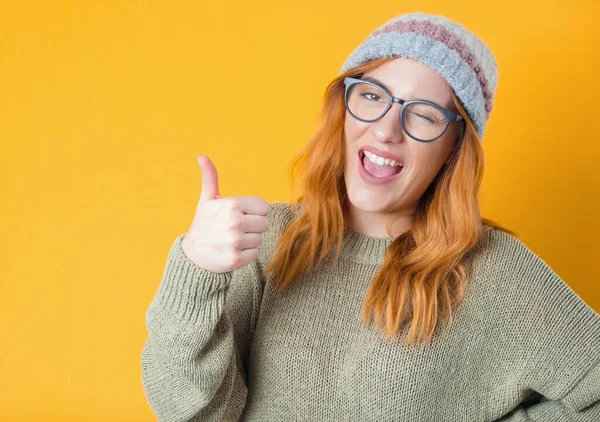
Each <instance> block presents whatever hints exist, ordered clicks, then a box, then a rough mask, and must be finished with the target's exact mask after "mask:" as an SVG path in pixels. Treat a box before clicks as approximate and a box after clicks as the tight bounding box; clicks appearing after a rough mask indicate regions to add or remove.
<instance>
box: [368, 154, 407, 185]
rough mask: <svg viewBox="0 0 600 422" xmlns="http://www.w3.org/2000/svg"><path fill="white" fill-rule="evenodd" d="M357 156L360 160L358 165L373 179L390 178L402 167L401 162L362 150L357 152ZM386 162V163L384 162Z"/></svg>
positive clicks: (384, 179)
mask: <svg viewBox="0 0 600 422" xmlns="http://www.w3.org/2000/svg"><path fill="white" fill-rule="evenodd" d="M358 158H359V161H360V167H361V168H362V170H364V173H366V175H367V176H369V177H370V178H373V179H381V180H382V181H387V180H392V179H394V178H395V177H396V176H398V175H399V174H400V173H402V169H403V168H404V167H403V166H402V165H401V164H399V163H396V162H395V161H390V160H385V159H383V158H381V157H377V156H376V155H373V154H371V153H370V152H367V154H365V151H364V150H360V151H359V152H358ZM386 162H387V164H386Z"/></svg>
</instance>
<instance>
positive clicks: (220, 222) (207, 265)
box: [181, 155, 270, 273]
mask: <svg viewBox="0 0 600 422" xmlns="http://www.w3.org/2000/svg"><path fill="white" fill-rule="evenodd" d="M197 159H198V165H199V166H200V171H201V172H202V192H201V194H200V200H199V201H198V205H197V206H196V215H195V216H194V221H192V225H191V227H190V229H189V230H188V232H187V233H186V235H185V236H184V237H183V240H182V241H181V247H182V249H183V251H184V253H185V255H186V256H187V257H188V258H189V259H190V260H192V261H193V262H194V263H195V264H196V265H197V266H198V267H200V268H203V269H205V270H207V271H212V272H216V273H223V272H227V271H232V270H237V269H239V268H241V267H243V266H245V265H248V264H250V263H251V262H254V261H255V260H256V258H257V257H258V247H259V246H260V244H261V243H262V233H264V232H266V231H267V230H268V229H269V221H268V219H267V217H266V216H267V214H268V213H269V210H270V207H269V204H268V202H266V201H264V200H263V199H261V198H257V197H255V196H230V197H227V198H221V196H220V195H219V184H218V178H217V169H216V168H215V166H214V164H213V163H212V161H210V159H209V158H208V157H207V156H205V155H201V156H199V157H197Z"/></svg>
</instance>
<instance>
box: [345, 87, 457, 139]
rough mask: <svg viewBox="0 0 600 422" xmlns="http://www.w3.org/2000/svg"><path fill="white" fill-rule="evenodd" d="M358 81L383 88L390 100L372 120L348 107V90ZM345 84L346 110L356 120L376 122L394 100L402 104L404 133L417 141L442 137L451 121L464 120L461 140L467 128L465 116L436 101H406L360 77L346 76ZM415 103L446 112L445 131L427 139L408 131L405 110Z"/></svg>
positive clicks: (401, 118) (401, 122)
mask: <svg viewBox="0 0 600 422" xmlns="http://www.w3.org/2000/svg"><path fill="white" fill-rule="evenodd" d="M357 83H364V84H369V85H372V86H374V87H375V88H378V89H380V90H382V91H383V92H385V94H386V95H387V98H388V101H387V105H386V107H385V111H384V112H383V113H382V114H381V116H379V117H378V118H376V119H372V120H365V119H361V118H360V117H358V116H356V115H354V114H353V113H352V111H350V107H348V90H349V89H350V87H351V86H352V85H355V84H357ZM344 85H345V86H346V89H345V90H344V105H345V106H346V110H348V113H350V115H351V116H352V117H354V118H355V119H356V120H360V121H361V122H367V123H370V122H375V121H377V120H379V119H381V118H382V117H383V116H385V115H386V113H387V112H388V111H389V110H390V108H392V102H394V103H398V104H400V105H401V106H402V108H401V109H400V126H402V130H403V131H404V133H406V134H407V135H408V136H409V137H411V138H412V139H414V140H415V141H419V142H433V141H435V140H437V139H439V138H441V137H442V135H443V134H444V133H446V131H447V130H448V127H449V126H450V123H452V122H459V121H462V123H463V124H462V125H461V129H460V137H459V138H458V139H459V141H460V140H462V137H463V133H464V129H465V123H466V122H465V120H464V119H463V117H462V116H461V115H460V114H456V113H454V112H453V111H450V110H447V109H445V108H444V107H442V106H439V105H437V104H435V103H432V102H430V101H426V100H411V101H405V100H403V99H401V98H398V97H394V96H393V95H391V94H390V93H389V92H387V90H385V89H384V88H383V87H381V86H379V85H377V84H376V83H373V82H371V81H365V80H363V79H359V78H351V77H345V78H344ZM413 103H421V104H428V105H430V106H433V107H435V108H437V109H438V110H440V111H441V112H442V113H444V115H445V116H446V119H447V120H446V127H445V128H444V130H443V132H442V133H441V134H440V135H439V136H437V137H436V138H433V139H428V140H425V139H419V138H416V137H414V136H413V135H411V134H410V133H408V130H406V127H405V126H404V110H405V109H406V107H405V106H408V105H410V104H413Z"/></svg>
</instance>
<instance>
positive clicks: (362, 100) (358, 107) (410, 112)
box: [344, 78, 465, 142]
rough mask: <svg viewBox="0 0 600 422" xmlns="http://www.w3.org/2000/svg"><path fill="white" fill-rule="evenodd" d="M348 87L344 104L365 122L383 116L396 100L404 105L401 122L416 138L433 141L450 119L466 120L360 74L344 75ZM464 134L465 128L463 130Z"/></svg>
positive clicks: (410, 134) (401, 111)
mask: <svg viewBox="0 0 600 422" xmlns="http://www.w3.org/2000/svg"><path fill="white" fill-rule="evenodd" d="M344 85H346V90H345V92H344V104H345V105H346V109H347V110H348V112H349V113H350V114H351V115H352V117H354V118H355V119H357V120H360V121H361V122H374V121H376V120H379V119H381V118H382V117H383V116H384V115H385V113H387V112H388V110H389V109H390V108H391V107H392V102H394V103H398V104H400V105H402V109H401V110H400V125H401V126H402V129H403V130H404V132H405V133H406V134H407V135H408V136H410V137H411V138H412V139H414V140H415V141H419V142H433V141H435V140H436V139H438V138H439V137H441V136H442V135H443V134H444V133H445V132H446V130H447V129H448V126H450V123H452V122H454V121H461V120H462V122H463V128H461V129H464V122H465V121H464V119H463V117H462V116H460V115H458V114H456V113H454V112H452V111H450V110H446V109H445V108H443V107H441V106H439V105H437V104H434V103H432V102H429V101H425V100H412V101H404V100H401V99H400V98H397V97H393V96H392V95H390V94H389V93H388V92H387V91H386V90H385V89H383V88H382V87H380V86H379V85H377V84H375V83H373V82H370V81H364V80H362V79H358V78H344ZM461 137H462V130H461Z"/></svg>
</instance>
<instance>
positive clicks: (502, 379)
mask: <svg viewBox="0 0 600 422" xmlns="http://www.w3.org/2000/svg"><path fill="white" fill-rule="evenodd" d="M270 206H271V210H270V213H269V215H268V218H269V221H270V227H269V230H268V231H267V232H266V233H265V234H264V237H263V243H262V244H261V246H260V247H259V256H258V259H257V260H256V261H255V262H253V263H251V264H249V265H247V266H245V267H243V268H240V269H239V270H235V271H230V272H228V273H212V272H209V271H206V270H204V269H201V268H199V267H198V266H196V265H195V264H194V263H193V262H192V261H191V260H189V259H188V258H187V257H186V255H185V254H184V252H183V250H182V249H181V240H182V239H183V237H184V236H185V235H180V236H178V237H177V238H176V239H175V241H174V243H173V245H172V247H171V250H170V252H169V255H168V258H167V262H166V267H165V270H164V274H163V278H162V281H161V283H160V285H159V287H158V290H157V292H156V294H155V296H154V298H153V300H152V302H151V304H150V306H149V308H148V310H147V313H146V327H147V330H148V333H149V335H148V338H147V339H146V341H145V343H144V345H143V349H142V355H141V369H142V383H143V387H144V391H145V394H146V397H147V400H148V402H149V404H150V406H151V408H152V410H153V412H154V413H155V415H156V417H157V418H158V420H159V421H161V422H162V421H164V422H169V421H252V422H254V421H261V422H270V421H290V420H294V421H361V422H364V421H378V422H380V421H411V422H412V421H431V422H444V421H448V422H449V421H456V422H459V421H460V422H465V421H494V420H503V421H513V422H516V421H544V422H566V421H576V422H577V421H581V422H592V421H594V422H598V421H600V315H598V314H597V313H596V312H595V311H594V310H593V309H592V308H591V307H589V306H588V305H587V304H586V303H585V302H584V301H583V300H582V299H581V298H580V297H579V296H578V295H577V294H576V293H575V292H574V291H573V290H572V289H571V288H570V287H569V286H568V285H567V284H566V283H565V282H564V281H563V280H562V279H561V278H559V276H558V275H557V274H556V273H555V272H554V271H553V270H552V269H551V268H550V267H549V266H548V265H547V264H546V263H545V262H544V261H543V260H542V259H541V258H540V257H538V256H537V255H536V254H535V253H534V252H532V251H531V250H530V249H528V248H527V247H526V246H525V245H524V244H523V243H521V241H519V240H518V239H515V238H513V237H512V236H510V235H508V234H506V233H504V232H501V231H499V230H495V229H494V230H491V231H489V232H488V233H486V235H485V236H487V237H488V239H489V243H488V244H487V246H485V247H484V246H483V243H480V244H479V245H478V246H477V248H476V249H474V250H472V251H470V252H469V254H468V257H469V259H472V260H473V264H474V273H473V276H472V278H471V279H470V282H469V286H468V288H467V290H466V293H465V294H466V296H465V298H464V299H463V301H462V302H461V304H460V305H459V307H458V308H457V309H456V310H455V312H454V321H453V323H452V324H451V325H450V326H448V325H443V326H440V327H441V328H440V329H439V330H436V336H435V337H434V339H433V341H432V342H430V343H427V344H423V345H402V344H401V342H400V340H399V339H397V340H395V341H393V342H390V341H388V340H387V339H386V338H385V336H384V335H383V334H382V333H381V332H380V331H379V330H378V329H377V328H376V326H375V325H372V326H371V328H367V327H366V326H364V325H363V324H362V322H361V319H360V315H361V312H362V307H363V301H364V298H365V295H366V292H367V289H368V286H369V283H370V280H372V279H373V277H374V276H375V274H376V273H377V271H378V269H379V268H380V266H381V264H382V263H383V259H384V254H385V250H386V248H387V246H389V245H390V243H391V242H392V240H393V239H392V238H375V237H369V236H365V235H363V234H360V233H357V232H354V231H352V230H350V229H346V231H345V233H344V245H343V249H342V254H341V258H340V260H339V261H338V263H337V266H336V267H335V268H334V269H333V270H331V269H330V268H329V265H330V263H331V261H329V259H331V257H332V256H333V255H332V254H330V256H329V257H328V260H326V261H325V262H324V263H322V264H321V265H320V266H318V267H317V268H315V269H314V270H313V271H311V272H310V273H309V274H306V275H305V276H303V277H301V278H300V279H298V280H296V281H295V282H294V283H293V284H292V285H291V286H290V288H289V289H288V290H287V291H280V290H279V289H275V288H274V287H273V280H272V279H270V278H269V277H266V276H265V269H266V268H267V266H268V264H269V263H270V262H271V259H272V256H273V251H274V245H275V243H276V241H277V238H278V236H279V234H280V230H281V229H282V228H283V227H284V226H285V225H286V224H287V223H288V222H289V221H290V219H291V218H292V214H291V210H290V207H289V204H287V203H284V202H275V203H271V204H270ZM406 332H407V329H405V330H404V331H401V333H400V334H401V335H404V334H406ZM501 418H502V419H501Z"/></svg>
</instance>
